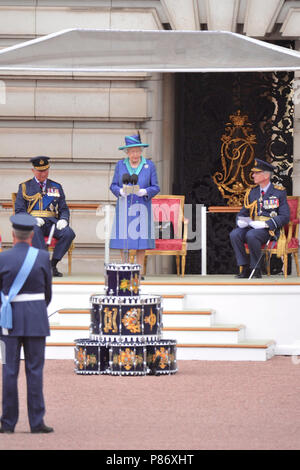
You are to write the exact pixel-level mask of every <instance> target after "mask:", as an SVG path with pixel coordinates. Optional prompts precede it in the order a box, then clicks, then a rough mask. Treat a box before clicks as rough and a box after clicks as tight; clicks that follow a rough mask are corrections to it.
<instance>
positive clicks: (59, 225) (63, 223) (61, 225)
mask: <svg viewBox="0 0 300 470" xmlns="http://www.w3.org/2000/svg"><path fill="white" fill-rule="evenodd" d="M67 225H68V222H67V221H66V220H65V219H61V220H59V221H58V222H57V224H56V228H57V230H62V229H63V228H66V226H67Z"/></svg>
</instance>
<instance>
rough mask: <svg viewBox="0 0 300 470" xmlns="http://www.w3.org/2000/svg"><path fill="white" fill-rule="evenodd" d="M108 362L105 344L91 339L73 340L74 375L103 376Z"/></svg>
mask: <svg viewBox="0 0 300 470" xmlns="http://www.w3.org/2000/svg"><path fill="white" fill-rule="evenodd" d="M108 360H109V355H108V348H107V345H106V343H105V342H101V341H92V340H91V339H76V340H75V361H74V362H75V372H76V374H82V375H91V374H105V373H106V372H107V369H108Z"/></svg>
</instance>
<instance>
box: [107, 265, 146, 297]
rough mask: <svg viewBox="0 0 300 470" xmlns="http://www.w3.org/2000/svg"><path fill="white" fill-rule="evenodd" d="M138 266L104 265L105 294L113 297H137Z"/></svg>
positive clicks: (139, 273) (138, 290)
mask: <svg viewBox="0 0 300 470" xmlns="http://www.w3.org/2000/svg"><path fill="white" fill-rule="evenodd" d="M140 280H141V265H140V264H129V263H128V264H126V263H124V264H116V263H111V264H105V293H106V295H109V296H113V295H117V296H137V295H139V293H140V289H139V285H140Z"/></svg>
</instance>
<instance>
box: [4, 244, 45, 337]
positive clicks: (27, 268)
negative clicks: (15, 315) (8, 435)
mask: <svg viewBox="0 0 300 470" xmlns="http://www.w3.org/2000/svg"><path fill="white" fill-rule="evenodd" d="M38 252H39V250H38V249H37V248H33V247H32V246H30V247H29V249H28V251H27V254H26V257H25V259H24V262H23V264H22V267H21V269H20V271H19V272H18V274H17V276H16V278H15V280H14V282H13V284H12V285H11V287H10V290H9V293H8V295H7V296H6V295H4V294H3V292H2V291H1V302H2V305H1V312H0V326H1V327H2V328H6V329H11V328H12V308H11V304H10V303H11V301H12V300H13V299H14V297H15V296H16V295H17V294H18V293H19V292H20V290H21V289H22V287H23V285H24V283H25V281H26V279H27V277H28V275H29V274H30V272H31V270H32V267H33V265H34V262H35V260H36V257H37V255H38Z"/></svg>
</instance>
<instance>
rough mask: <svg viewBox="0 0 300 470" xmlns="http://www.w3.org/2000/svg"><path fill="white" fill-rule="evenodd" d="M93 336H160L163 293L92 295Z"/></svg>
mask: <svg viewBox="0 0 300 470" xmlns="http://www.w3.org/2000/svg"><path fill="white" fill-rule="evenodd" d="M90 302H91V309H90V312H91V324H90V337H91V338H92V339H99V338H102V339H105V340H106V341H111V340H114V339H116V338H122V340H123V341H126V340H127V339H129V340H131V339H133V340H134V341H139V340H145V339H151V340H155V339H160V337H161V330H162V301H161V296H152V295H140V296H138V297H116V296H115V297H108V296H103V295H92V296H91V298H90Z"/></svg>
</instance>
